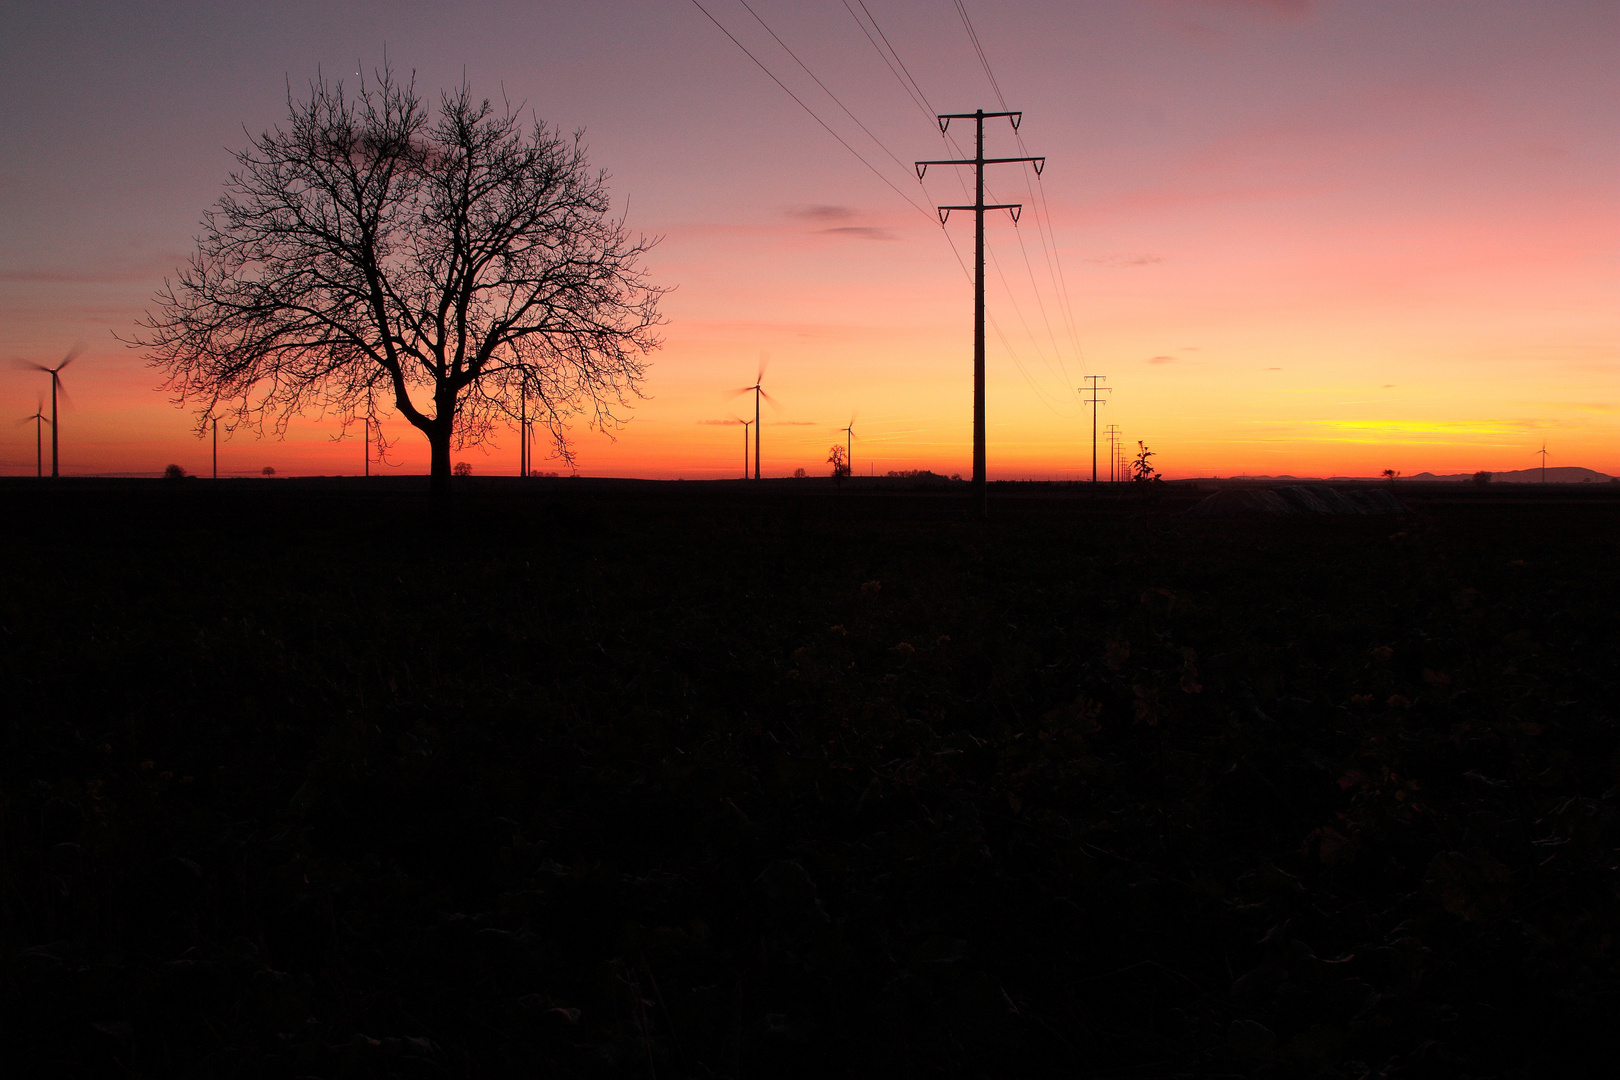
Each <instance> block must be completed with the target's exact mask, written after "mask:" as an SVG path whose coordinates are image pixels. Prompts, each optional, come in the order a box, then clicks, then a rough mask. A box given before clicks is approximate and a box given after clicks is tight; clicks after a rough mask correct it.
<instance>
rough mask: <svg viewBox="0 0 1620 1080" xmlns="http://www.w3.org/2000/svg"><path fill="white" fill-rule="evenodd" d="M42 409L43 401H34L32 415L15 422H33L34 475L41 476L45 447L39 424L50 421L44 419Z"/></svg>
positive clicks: (43, 466)
mask: <svg viewBox="0 0 1620 1080" xmlns="http://www.w3.org/2000/svg"><path fill="white" fill-rule="evenodd" d="M44 410H45V402H43V401H36V402H35V403H34V415H33V416H25V417H23V418H22V419H21V420H19V421H17V423H18V424H19V425H21V424H26V423H28V421H30V420H32V421H33V422H34V476H35V477H42V476H44V475H45V449H44V447H45V442H44V438H43V436H42V435H41V431H42V427H41V425H43V424H49V423H50V421H49V420H47V419H45V411H44Z"/></svg>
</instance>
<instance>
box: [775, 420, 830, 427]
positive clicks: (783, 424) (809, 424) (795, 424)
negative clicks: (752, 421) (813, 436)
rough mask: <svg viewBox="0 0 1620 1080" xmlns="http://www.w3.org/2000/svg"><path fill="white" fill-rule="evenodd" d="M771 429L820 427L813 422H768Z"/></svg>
mask: <svg viewBox="0 0 1620 1080" xmlns="http://www.w3.org/2000/svg"><path fill="white" fill-rule="evenodd" d="M767 423H769V424H770V425H771V426H772V427H820V426H821V425H820V424H818V423H816V422H815V421H814V420H770V421H767Z"/></svg>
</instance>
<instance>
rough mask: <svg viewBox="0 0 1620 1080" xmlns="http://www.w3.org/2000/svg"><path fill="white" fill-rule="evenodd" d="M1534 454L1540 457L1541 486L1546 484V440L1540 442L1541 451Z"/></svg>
mask: <svg viewBox="0 0 1620 1080" xmlns="http://www.w3.org/2000/svg"><path fill="white" fill-rule="evenodd" d="M1536 453H1538V454H1540V455H1541V482H1542V483H1543V484H1545V483H1546V482H1547V440H1546V439H1542V440H1541V449H1540V450H1537V451H1536Z"/></svg>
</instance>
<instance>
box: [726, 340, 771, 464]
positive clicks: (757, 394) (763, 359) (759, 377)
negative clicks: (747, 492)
mask: <svg viewBox="0 0 1620 1080" xmlns="http://www.w3.org/2000/svg"><path fill="white" fill-rule="evenodd" d="M768 359H769V358H768V357H767V356H765V355H761V356H760V358H759V372H758V374H756V375H755V376H754V385H753V386H744V387H742V388H740V389H738V390H736V391H734V392H733V393H732V395H731V396H732V397H741V396H742V395H743V394H746V393H748V392H749V391H753V394H754V479H755V480H758V479H759V478H760V471H759V426H760V425H759V402H760V399H761V398H763V399H765V400H766V401H769V402H770V403H771V407H772V408H775V407H776V401H775V399H774V398H772V397H771V395H769V394H767V393H766V392H765V388H764V387H763V386H761V385H760V384H761V383H763V382H764V381H765V367H766V364H767V362H768ZM745 437H746V432H745Z"/></svg>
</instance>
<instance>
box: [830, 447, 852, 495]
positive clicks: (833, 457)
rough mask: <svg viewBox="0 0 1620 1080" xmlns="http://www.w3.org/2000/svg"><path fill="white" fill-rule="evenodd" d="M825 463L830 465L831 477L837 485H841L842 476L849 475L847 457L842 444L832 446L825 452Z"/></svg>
mask: <svg viewBox="0 0 1620 1080" xmlns="http://www.w3.org/2000/svg"><path fill="white" fill-rule="evenodd" d="M827 464H829V465H831V466H832V475H833V479H834V480H836V481H837V482H838V486H839V487H843V486H844V477H846V476H848V475H849V458H848V457H847V456H846V455H845V453H844V448H843V447H842V446H834V447H832V448H831V449H830V450H829V451H828V452H827Z"/></svg>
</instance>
